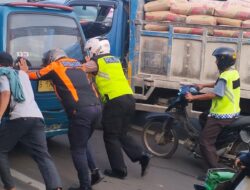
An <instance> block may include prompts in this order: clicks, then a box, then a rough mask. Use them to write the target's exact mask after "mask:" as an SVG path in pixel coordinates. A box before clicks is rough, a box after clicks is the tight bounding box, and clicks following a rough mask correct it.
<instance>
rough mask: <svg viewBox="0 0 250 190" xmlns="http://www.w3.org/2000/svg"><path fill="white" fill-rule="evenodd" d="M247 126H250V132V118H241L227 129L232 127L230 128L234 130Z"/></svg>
mask: <svg viewBox="0 0 250 190" xmlns="http://www.w3.org/2000/svg"><path fill="white" fill-rule="evenodd" d="M246 126H249V130H250V116H240V117H239V118H237V119H236V120H235V121H233V123H232V124H230V125H228V126H227V127H230V128H234V127H240V128H245V127H246Z"/></svg>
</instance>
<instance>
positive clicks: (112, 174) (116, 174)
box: [104, 170, 127, 179]
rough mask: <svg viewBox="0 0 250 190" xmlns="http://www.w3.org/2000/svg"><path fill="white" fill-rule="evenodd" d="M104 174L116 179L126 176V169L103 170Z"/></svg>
mask: <svg viewBox="0 0 250 190" xmlns="http://www.w3.org/2000/svg"><path fill="white" fill-rule="evenodd" d="M104 175H106V176H109V177H115V178H118V179H124V178H125V177H126V176H127V170H124V171H121V170H104Z"/></svg>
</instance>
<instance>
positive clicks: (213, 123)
mask: <svg viewBox="0 0 250 190" xmlns="http://www.w3.org/2000/svg"><path fill="white" fill-rule="evenodd" d="M234 120H235V119H215V118H212V117H208V119H207V122H206V124H205V127H204V128H203V130H202V132H201V135H200V140H199V141H200V150H201V154H202V156H203V157H204V159H205V160H206V162H207V163H208V166H209V168H218V167H220V166H219V164H218V156H217V154H216V147H215V143H216V139H217V137H218V135H219V134H220V132H221V131H222V129H223V127H225V126H227V125H230V124H231V123H232V122H233V121H234Z"/></svg>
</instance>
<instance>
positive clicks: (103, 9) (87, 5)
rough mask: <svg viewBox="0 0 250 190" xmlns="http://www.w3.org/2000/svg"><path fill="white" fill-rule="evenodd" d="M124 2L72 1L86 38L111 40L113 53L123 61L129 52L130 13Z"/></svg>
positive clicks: (99, 0) (100, 0) (109, 0)
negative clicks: (99, 37)
mask: <svg viewBox="0 0 250 190" xmlns="http://www.w3.org/2000/svg"><path fill="white" fill-rule="evenodd" d="M125 4H127V5H128V3H124V2H123V1H122V0H107V1H102V0H94V1H90V0H83V1H82V0H70V1H67V2H66V3H65V5H68V6H71V7H73V9H74V12H75V13H76V15H77V17H78V19H79V22H80V24H81V26H82V29H83V31H84V34H85V37H86V38H87V39H88V38H92V37H95V36H100V35H104V36H106V37H107V38H108V39H109V42H110V45H111V53H112V54H113V55H115V56H117V57H119V58H121V59H123V57H124V56H125V55H126V53H127V51H128V41H129V40H128V33H129V32H128V29H129V28H128V24H127V23H128V22H127V20H128V12H126V11H125V6H124V5H125ZM126 42H127V43H126Z"/></svg>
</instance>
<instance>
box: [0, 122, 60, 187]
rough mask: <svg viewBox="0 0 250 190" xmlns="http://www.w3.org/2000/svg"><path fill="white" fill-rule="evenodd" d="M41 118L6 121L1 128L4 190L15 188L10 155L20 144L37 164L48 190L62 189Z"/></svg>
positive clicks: (1, 165)
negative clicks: (49, 151) (9, 159)
mask: <svg viewBox="0 0 250 190" xmlns="http://www.w3.org/2000/svg"><path fill="white" fill-rule="evenodd" d="M44 128H45V125H44V122H43V120H42V119H41V118H18V119H14V120H9V121H6V123H5V124H4V125H3V126H1V128H0V175H1V179H2V182H3V184H4V188H6V189H10V188H12V187H14V186H15V184H14V181H13V178H12V176H11V174H10V166H9V161H8V153H9V152H10V151H11V150H12V149H13V148H14V147H15V145H16V144H17V143H18V142H20V143H21V144H23V145H24V147H25V148H26V149H27V151H28V153H29V154H30V155H31V156H32V158H33V159H34V161H35V162H36V163H37V165H38V167H39V170H40V172H41V174H42V176H43V179H44V182H45V186H46V189H47V190H53V189H55V188H57V187H62V183H61V180H60V177H59V174H58V172H57V169H56V167H55V165H54V163H53V161H52V159H51V156H50V154H49V153H48V149H47V141H46V136H45V132H44Z"/></svg>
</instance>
